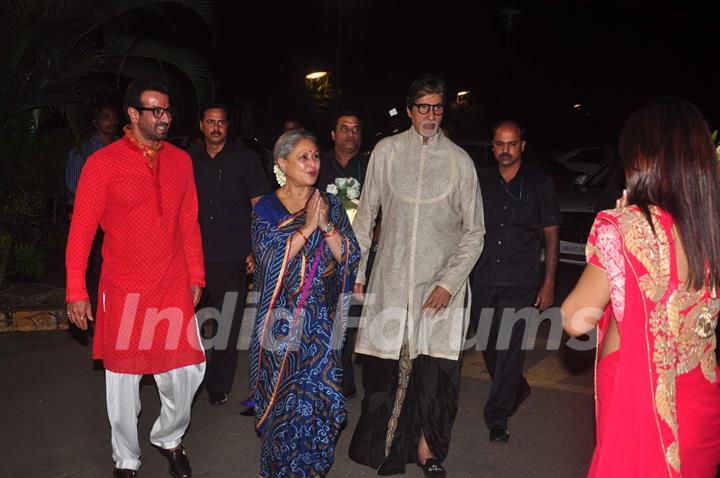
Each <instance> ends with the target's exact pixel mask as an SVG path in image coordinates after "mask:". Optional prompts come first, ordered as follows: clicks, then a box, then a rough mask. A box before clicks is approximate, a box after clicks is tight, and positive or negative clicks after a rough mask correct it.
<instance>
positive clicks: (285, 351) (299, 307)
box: [250, 193, 360, 478]
mask: <svg viewBox="0 0 720 478" xmlns="http://www.w3.org/2000/svg"><path fill="white" fill-rule="evenodd" d="M326 199H327V201H328V203H329V205H330V220H331V222H332V223H333V224H335V225H336V227H337V228H338V229H339V232H340V233H341V234H342V235H343V236H344V238H343V240H342V260H341V261H340V262H339V263H338V262H337V261H336V260H335V258H334V257H333V255H332V253H331V252H330V248H329V247H328V246H327V244H326V243H325V241H324V238H323V236H322V234H321V233H320V232H319V231H315V232H314V233H313V234H312V235H310V237H308V242H307V243H306V244H305V245H304V246H303V248H302V249H301V250H300V252H299V253H298V254H296V255H295V257H293V258H292V259H288V251H289V249H290V241H291V238H292V237H295V239H294V240H298V235H297V234H296V235H294V236H293V233H294V232H295V231H297V230H298V229H299V228H301V227H302V226H303V225H304V223H305V211H304V210H302V211H300V212H297V213H295V214H290V213H289V212H288V211H287V209H286V208H285V207H284V206H283V204H282V202H280V200H279V199H278V197H277V195H276V194H275V193H270V194H268V195H265V196H263V197H262V198H261V199H260V201H259V202H258V203H257V205H256V206H255V209H254V211H253V217H252V226H251V234H252V242H253V252H254V254H255V260H256V263H257V268H256V284H257V287H258V291H259V299H258V314H257V318H256V321H255V326H254V329H253V336H252V341H251V345H250V389H251V390H253V391H254V400H255V403H256V405H255V414H256V418H257V425H256V426H257V429H258V431H259V432H260V434H261V437H262V449H261V456H260V474H261V476H263V477H273V478H276V477H277V478H280V477H317V476H325V474H326V473H327V472H328V470H329V469H330V467H331V466H332V463H333V460H334V452H335V442H336V440H337V437H338V434H339V431H340V427H341V425H342V424H343V422H344V421H345V418H346V412H345V398H344V396H343V394H342V387H341V383H342V361H341V353H342V344H343V338H344V334H345V326H346V320H347V308H348V306H349V300H350V294H351V292H352V286H353V283H354V282H355V270H356V268H357V262H358V260H359V258H360V251H359V247H358V245H357V241H356V240H355V236H354V234H353V232H352V228H351V226H350V223H349V221H348V218H347V214H346V213H345V210H344V209H343V207H342V204H341V202H340V200H339V199H338V198H336V197H335V196H332V195H328V196H327V197H326ZM299 240H302V239H299Z"/></svg>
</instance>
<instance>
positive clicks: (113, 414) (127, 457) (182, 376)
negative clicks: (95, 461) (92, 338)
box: [105, 362, 205, 470]
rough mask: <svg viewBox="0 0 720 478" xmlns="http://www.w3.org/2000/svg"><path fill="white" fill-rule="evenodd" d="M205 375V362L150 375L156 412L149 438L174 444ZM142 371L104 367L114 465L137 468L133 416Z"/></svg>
mask: <svg viewBox="0 0 720 478" xmlns="http://www.w3.org/2000/svg"><path fill="white" fill-rule="evenodd" d="M204 375H205V362H203V363H199V364H196V365H188V366H187V367H181V368H176V369H173V370H170V371H168V372H163V373H158V374H155V375H153V377H154V378H155V383H156V384H157V388H158V392H159V393H160V404H161V408H160V416H159V417H158V419H157V420H155V424H154V425H153V427H152V431H151V432H150V442H151V443H152V444H153V445H156V446H159V447H161V448H165V449H172V448H175V447H176V446H178V445H179V444H180V441H181V440H182V436H183V434H184V433H185V430H186V429H187V427H188V425H189V424H190V409H191V407H192V400H193V397H194V396H195V392H197V389H198V387H199V386H200V383H201V382H202V380H203V377H204ZM142 377H143V376H142V375H133V374H126V373H115V372H111V371H110V370H106V371H105V389H106V397H107V412H108V419H109V420H110V428H111V434H112V450H113V461H114V462H115V467H116V468H126V469H129V470H138V469H140V444H139V443H138V432H137V421H138V420H137V417H138V415H139V414H140V379H141V378H142Z"/></svg>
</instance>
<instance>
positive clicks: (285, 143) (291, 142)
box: [273, 129, 318, 163]
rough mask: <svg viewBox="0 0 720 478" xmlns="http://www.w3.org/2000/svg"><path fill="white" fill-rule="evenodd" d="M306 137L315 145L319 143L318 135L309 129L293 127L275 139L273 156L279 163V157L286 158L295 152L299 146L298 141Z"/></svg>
mask: <svg viewBox="0 0 720 478" xmlns="http://www.w3.org/2000/svg"><path fill="white" fill-rule="evenodd" d="M304 139H309V140H310V141H312V142H313V143H315V145H317V144H318V141H317V137H316V136H315V135H314V134H312V133H311V132H309V131H305V130H301V129H291V130H289V131H286V132H284V133H283V134H281V135H280V137H279V138H278V139H277V141H275V147H274V148H273V158H274V159H275V162H276V163H277V160H278V158H286V159H287V157H288V156H289V155H290V153H292V152H293V150H294V149H295V148H296V147H297V145H298V143H299V142H300V141H302V140H304Z"/></svg>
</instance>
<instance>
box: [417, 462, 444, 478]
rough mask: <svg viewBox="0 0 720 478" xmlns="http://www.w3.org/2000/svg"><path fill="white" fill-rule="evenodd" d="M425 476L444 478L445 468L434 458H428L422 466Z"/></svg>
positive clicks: (428, 477) (427, 477)
mask: <svg viewBox="0 0 720 478" xmlns="http://www.w3.org/2000/svg"><path fill="white" fill-rule="evenodd" d="M422 469H423V473H425V477H426V478H445V468H443V466H442V463H440V462H439V461H438V460H436V459H435V458H428V459H427V460H425V464H424V465H423V466H422Z"/></svg>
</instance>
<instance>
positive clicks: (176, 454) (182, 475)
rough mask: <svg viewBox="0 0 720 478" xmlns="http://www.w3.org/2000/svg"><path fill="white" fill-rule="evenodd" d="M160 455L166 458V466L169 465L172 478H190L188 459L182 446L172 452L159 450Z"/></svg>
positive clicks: (190, 471)
mask: <svg viewBox="0 0 720 478" xmlns="http://www.w3.org/2000/svg"><path fill="white" fill-rule="evenodd" d="M160 453H161V454H162V455H163V456H164V457H165V458H167V461H168V464H170V474H171V475H172V476H173V478H192V469H191V468H190V459H189V458H188V456H187V452H186V451H185V447H184V446H182V444H180V445H179V446H178V447H177V448H175V449H174V450H166V449H164V448H160Z"/></svg>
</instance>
